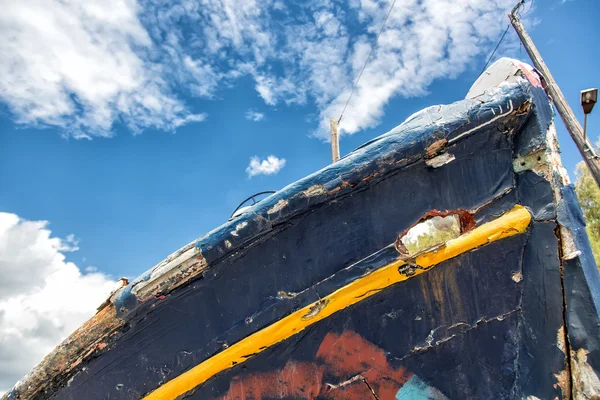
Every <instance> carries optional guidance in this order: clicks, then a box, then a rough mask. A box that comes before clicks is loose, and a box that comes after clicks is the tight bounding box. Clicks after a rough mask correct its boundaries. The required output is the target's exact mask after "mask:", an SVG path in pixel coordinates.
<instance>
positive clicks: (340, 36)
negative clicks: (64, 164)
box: [0, 0, 518, 140]
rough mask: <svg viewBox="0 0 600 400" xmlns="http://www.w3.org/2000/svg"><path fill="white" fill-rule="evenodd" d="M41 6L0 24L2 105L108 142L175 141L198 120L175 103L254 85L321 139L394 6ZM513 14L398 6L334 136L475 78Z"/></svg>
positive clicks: (362, 0)
mask: <svg viewBox="0 0 600 400" xmlns="http://www.w3.org/2000/svg"><path fill="white" fill-rule="evenodd" d="M48 1H50V2H51V3H50V4H47V2H42V0H21V1H17V2H6V3H7V4H6V6H4V7H3V13H2V14H0V33H2V34H3V37H10V38H11V40H5V41H2V42H1V43H0V98H1V99H2V100H4V102H6V103H7V104H8V105H9V106H10V107H11V109H12V110H13V111H14V113H15V115H16V116H17V118H18V119H19V120H20V121H21V122H24V123H29V124H35V123H41V124H50V125H57V126H60V127H63V128H64V129H65V130H66V131H68V132H69V133H70V134H71V135H75V136H86V135H87V136H91V135H110V134H111V132H112V130H111V128H112V125H113V123H115V122H119V123H123V124H125V125H126V126H128V127H129V128H130V129H131V130H132V131H134V132H140V131H142V130H143V129H145V128H148V127H156V128H159V129H166V130H171V129H175V128H177V127H179V126H181V125H183V124H185V123H189V122H194V121H201V120H203V119H204V118H205V117H206V115H205V114H203V113H201V112H199V113H198V112H191V111H190V109H189V105H188V103H185V102H184V101H183V100H182V99H183V98H186V97H187V96H196V97H203V98H209V99H210V98H218V96H219V89H220V88H223V87H231V86H233V85H235V83H236V82H237V80H238V79H239V78H241V77H244V76H250V77H251V78H252V79H253V80H254V87H255V90H256V93H257V95H258V96H259V97H261V98H262V99H263V101H264V102H265V104H267V105H270V106H276V105H278V104H280V103H284V104H286V105H301V106H309V107H313V106H315V107H316V108H317V114H318V116H319V119H318V120H317V121H315V136H317V137H320V138H321V139H324V140H327V138H328V137H329V135H328V121H329V118H330V117H332V116H333V117H338V116H339V115H340V113H341V110H342V107H343V105H344V103H345V101H346V99H347V97H348V95H349V93H350V91H351V89H352V85H353V83H354V80H355V79H356V77H357V76H358V74H359V72H360V69H361V68H362V65H363V63H364V61H365V59H366V57H367V55H368V53H369V51H370V49H371V46H372V44H373V42H374V39H375V36H376V34H377V32H378V30H379V28H380V26H381V24H382V22H383V20H384V18H385V15H386V14H387V11H388V9H389V7H390V4H391V1H392V0H353V1H350V2H330V1H325V0H307V1H305V2H301V3H299V4H297V5H295V6H294V9H293V13H292V12H291V11H292V10H291V9H288V8H287V6H286V5H285V4H284V2H281V1H280V0H265V1H258V0H248V1H244V2H239V1H235V0H219V1H217V0H184V1H182V2H178V3H177V4H173V3H170V2H164V1H161V0H154V1H153V0H149V1H146V2H143V3H139V4H138V2H136V0H106V1H104V0H93V1H91V2H90V1H88V2H85V3H81V2H77V1H75V0H66V1H59V0H48ZM140 4H143V7H142V6H141V5H140ZM513 5H514V0H403V1H398V2H396V5H395V7H394V9H393V11H392V13H391V15H390V18H389V20H388V22H387V25H386V29H385V31H384V32H383V34H382V35H381V37H380V39H379V44H378V46H377V47H376V49H375V51H374V52H373V55H372V58H371V61H370V62H369V65H368V66H367V68H366V70H365V72H364V74H363V76H362V79H361V81H360V84H359V85H358V87H357V89H356V92H355V94H354V97H353V98H352V101H351V102H350V104H349V105H348V109H347V111H346V113H345V115H344V118H343V120H342V122H341V126H340V129H341V134H342V135H348V134H353V133H355V132H358V131H360V130H362V129H365V128H369V127H373V126H375V125H377V124H378V123H379V121H380V120H381V118H382V116H383V115H384V112H385V106H386V105H387V104H388V103H389V101H390V100H391V99H392V98H394V97H396V96H401V97H413V96H422V95H424V94H426V93H427V91H428V88H429V86H430V85H431V83H432V82H433V81H434V80H436V79H444V78H454V77H456V76H457V75H458V74H460V73H461V72H463V71H465V70H467V69H468V68H478V67H480V66H481V64H482V63H483V61H482V60H483V59H484V58H486V57H487V55H488V54H489V51H490V49H491V48H492V47H493V46H494V45H495V44H496V41H497V40H498V37H499V36H500V33H501V32H502V29H504V28H505V27H506V24H507V22H508V21H507V18H506V13H507V12H508V10H510V8H511V7H512V6H513ZM13 39H14V40H13ZM505 41H506V42H508V43H511V41H512V42H513V43H514V35H512V34H511V35H507V38H506V40H505ZM514 49H515V47H514V46H513V47H511V46H508V47H504V49H503V48H501V49H500V52H499V53H498V54H503V52H502V50H505V51H508V52H511V51H512V52H514ZM516 49H517V50H518V47H516ZM504 54H506V53H504ZM511 54H512V53H511ZM307 113H314V110H312V109H311V110H307Z"/></svg>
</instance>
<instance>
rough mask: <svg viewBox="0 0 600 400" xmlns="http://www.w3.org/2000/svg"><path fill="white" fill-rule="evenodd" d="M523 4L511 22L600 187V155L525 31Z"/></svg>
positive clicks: (509, 15)
mask: <svg viewBox="0 0 600 400" xmlns="http://www.w3.org/2000/svg"><path fill="white" fill-rule="evenodd" d="M522 4H523V2H519V4H517V6H516V7H515V8H514V9H513V10H512V12H511V13H510V14H508V17H509V18H510V23H511V24H512V26H513V27H514V28H515V31H517V35H519V38H520V39H521V42H522V43H523V47H525V50H527V54H529V57H530V58H531V61H533V65H535V68H536V69H537V70H538V72H539V73H541V75H542V77H543V78H544V79H545V81H546V83H547V86H548V87H547V88H546V90H547V91H548V93H549V94H550V97H551V99H552V101H553V102H554V105H555V106H556V110H557V111H558V114H559V115H560V117H561V118H562V120H563V122H564V124H565V127H566V128H567V131H568V132H569V134H570V135H571V138H573V141H574V142H575V144H576V145H577V148H578V149H579V153H581V156H582V157H583V160H584V161H585V163H586V164H587V166H588V168H589V169H590V172H591V173H592V176H593V177H594V180H595V181H596V185H598V187H600V158H598V156H597V155H596V153H595V152H594V147H593V146H592V144H591V143H590V141H589V140H587V138H586V137H584V135H583V129H581V125H580V124H579V121H577V118H576V117H575V114H574V113H573V110H571V107H569V103H567V100H566V99H565V96H564V95H563V94H562V92H561V90H560V88H559V87H558V85H557V84H556V81H555V80H554V77H553V76H552V74H551V73H550V70H549V69H548V67H547V66H546V63H544V60H543V59H542V56H541V55H540V53H539V52H538V50H537V48H536V47H535V45H534V44H533V41H532V40H531V38H530V37H529V35H528V34H527V32H526V31H525V28H524V27H523V24H521V21H520V20H519V17H518V16H517V14H516V11H517V9H518V8H519V7H520V6H521V5H522Z"/></svg>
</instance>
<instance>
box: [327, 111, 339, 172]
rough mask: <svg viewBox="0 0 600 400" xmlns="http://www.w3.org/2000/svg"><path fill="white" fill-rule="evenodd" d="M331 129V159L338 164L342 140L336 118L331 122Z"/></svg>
mask: <svg viewBox="0 0 600 400" xmlns="http://www.w3.org/2000/svg"><path fill="white" fill-rule="evenodd" d="M329 126H330V127H331V159H332V160H333V162H336V161H337V160H339V159H340V139H339V138H338V121H337V119H335V118H331V119H330V120H329Z"/></svg>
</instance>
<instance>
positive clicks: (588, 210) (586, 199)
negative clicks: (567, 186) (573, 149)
mask: <svg viewBox="0 0 600 400" xmlns="http://www.w3.org/2000/svg"><path fill="white" fill-rule="evenodd" d="M575 191H576V192H577V197H578V198H579V204H580V205H581V209H582V211H583V216H584V217H585V223H586V227H585V230H586V231H587V234H588V237H589V238H590V243H591V244H592V251H593V252H594V258H595V259H596V265H598V266H600V189H598V186H596V182H595V181H594V178H593V177H592V174H591V173H590V170H589V169H588V167H587V166H586V165H585V163H584V162H583V161H581V162H580V163H579V164H577V177H576V180H575Z"/></svg>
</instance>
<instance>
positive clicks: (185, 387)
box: [8, 77, 600, 400]
mask: <svg viewBox="0 0 600 400" xmlns="http://www.w3.org/2000/svg"><path fill="white" fill-rule="evenodd" d="M552 132H553V126H552V110H551V108H550V106H549V104H548V99H547V97H546V95H545V93H544V92H543V90H542V89H541V88H540V87H537V86H536V82H535V81H533V80H532V78H531V77H529V81H528V80H527V79H524V78H523V77H519V78H517V79H515V80H514V82H512V83H503V84H501V85H499V86H496V87H493V88H490V90H489V91H488V93H487V94H483V95H481V96H478V97H477V98H476V99H475V100H465V101H462V102H458V103H455V104H452V105H449V106H439V107H434V108H430V109H427V110H425V111H423V112H421V113H419V114H417V115H416V116H414V117H413V118H411V119H409V120H408V121H407V122H405V123H404V124H402V125H400V126H399V127H398V128H396V129H394V130H393V131H391V132H390V133H388V134H386V135H384V136H381V137H379V138H377V139H375V140H374V141H372V142H370V143H367V144H366V145H365V146H363V147H361V148H359V149H357V150H356V151H355V152H353V153H351V154H350V155H349V156H347V157H345V158H344V159H342V160H341V161H339V162H338V163H336V164H333V165H332V166H330V167H328V168H326V169H324V170H322V171H319V172H318V173H316V174H314V175H312V176H309V177H307V178H305V179H303V180H301V181H299V182H297V183H295V184H293V185H290V186H289V187H287V188H285V189H283V190H282V191H280V192H278V193H276V194H274V195H273V196H270V197H269V198H267V199H266V200H264V201H262V202H260V203H258V204H257V205H256V206H254V208H253V209H252V210H250V211H249V212H247V213H246V214H243V215H242V216H240V217H238V218H236V219H234V220H233V221H230V222H229V223H227V224H225V225H223V226H222V227H220V228H218V229H216V230H215V231H213V232H211V233H209V234H207V235H205V236H204V237H202V238H200V239H199V240H198V241H197V242H194V243H193V244H192V245H191V246H188V247H186V248H184V249H182V251H180V252H178V253H176V254H175V255H174V256H173V257H172V258H170V259H169V260H167V262H165V263H162V264H160V265H159V266H157V268H155V269H154V270H151V271H149V272H148V273H147V274H145V275H143V276H142V277H140V278H139V279H138V280H136V281H135V282H133V283H132V284H131V285H129V286H127V287H126V288H124V289H122V290H121V291H120V292H119V293H117V294H116V295H115V296H113V298H112V299H111V301H110V302H109V303H108V306H106V307H105V308H104V309H103V310H102V311H100V313H99V315H100V316H97V317H95V318H96V319H95V320H93V321H91V322H90V323H88V325H87V326H84V327H82V328H81V329H82V330H85V331H81V332H79V333H76V335H78V336H76V337H75V338H74V339H72V341H71V344H70V346H71V347H68V346H62V347H59V348H58V349H57V350H55V352H54V353H53V354H51V355H50V356H49V358H48V359H46V360H45V363H46V364H44V363H42V364H41V365H40V366H38V367H37V368H36V370H34V371H33V372H32V373H31V374H30V375H29V376H28V377H26V378H25V379H24V380H23V381H22V382H21V383H20V384H18V385H17V386H16V387H15V389H14V390H13V392H12V393H10V394H9V395H8V397H9V398H10V397H11V396H12V397H14V398H17V397H19V396H21V398H51V399H107V398H110V399H140V398H148V399H154V398H175V397H177V396H180V397H181V398H190V399H275V398H277V399H284V398H285V399H316V398H318V399H371V398H372V399H381V400H383V399H490V398H497V399H521V398H539V399H554V398H570V397H573V398H591V397H585V396H590V395H593V394H594V393H596V394H597V392H595V390H597V387H596V386H595V385H597V383H598V382H600V381H598V376H597V372H598V371H600V353H599V349H598V340H599V337H600V334H599V331H598V326H599V325H598V293H597V291H598V288H599V286H598V274H597V271H596V269H595V268H596V267H595V264H594V263H593V258H592V257H591V252H590V249H589V243H588V242H587V237H586V236H585V231H584V229H583V220H582V217H581V212H580V210H579V207H578V204H577V199H576V197H575V195H574V193H573V189H572V186H569V185H568V182H566V181H565V178H564V177H563V176H561V173H560V172H561V171H560V168H561V167H560V159H559V158H557V157H558V153H557V148H556V144H555V143H554V142H553V141H554V140H555V137H554V136H553V135H552ZM449 155H451V157H450V156H449ZM448 160H450V161H448ZM519 206H522V207H524V208H523V209H522V210H523V211H520V212H521V214H519V215H525V214H526V215H527V220H526V222H522V224H524V225H522V229H521V228H518V227H516V225H514V226H513V225H511V224H512V223H514V221H513V222H511V220H510V219H506V221H508V222H506V223H504V222H503V224H504V225H501V228H498V229H501V230H502V232H504V233H503V234H502V235H496V234H487V236H485V238H484V239H485V240H484V242H482V243H479V244H474V245H473V246H471V245H470V244H469V243H475V242H474V241H475V239H472V238H471V237H477V235H479V232H482V229H487V228H486V227H489V226H492V225H493V224H494V223H497V224H500V223H499V222H498V221H505V219H503V218H508V217H506V216H507V215H512V214H511V213H512V212H514V210H515V209H517V208H519ZM511 210H512V211H511ZM446 211H448V212H450V213H452V212H459V211H460V212H461V213H465V214H468V215H470V216H471V217H470V218H472V220H473V222H474V223H475V224H474V227H472V226H471V227H469V231H470V232H471V233H469V232H465V233H464V235H469V234H470V235H471V236H469V239H465V240H464V241H463V242H464V243H463V242H461V243H463V247H460V246H459V245H455V244H452V243H448V244H447V248H448V249H453V248H457V249H459V250H460V251H459V250H457V251H456V253H452V254H450V253H448V254H449V255H447V256H444V257H442V256H440V254H443V253H444V248H443V246H442V249H439V248H438V249H433V250H430V251H426V254H425V256H423V257H424V258H423V257H422V258H416V259H415V258H410V257H407V256H406V255H402V254H401V252H399V251H398V250H397V247H398V246H394V243H395V242H396V241H397V239H398V237H399V236H401V235H402V234H403V233H404V232H406V230H407V229H408V228H409V227H410V226H412V225H413V224H415V223H417V222H418V221H419V220H420V219H421V217H422V216H424V215H435V214H439V213H442V212H446ZM428 213H429V214H428ZM499 226H500V225H499ZM494 232H495V231H494ZM465 237H467V236H465ZM453 243H458V242H453ZM465 243H466V244H465ZM453 246H454V247H453ZM465 246H466V247H465ZM469 246H471V247H469ZM448 251H450V250H448ZM189 254H191V256H189ZM427 257H430V258H431V259H435V260H437V261H435V262H433V263H429V264H426V263H424V261H423V260H425V259H427ZM436 257H437V258H436ZM392 267H393V268H392ZM386 268H387V270H389V271H391V272H389V274H390V275H389V276H390V277H391V278H385V277H383V275H382V278H381V279H380V278H377V279H380V280H379V281H378V280H375V278H373V277H374V276H375V275H374V274H377V273H381V274H383V272H382V271H384V270H386ZM393 273H396V274H397V275H398V276H397V277H395V276H394V275H393ZM386 276H387V275H386ZM386 279H387V280H386ZM390 279H391V280H390ZM363 282H364V289H362V288H363V286H360V285H362V284H363ZM378 284H380V286H377V285H378ZM369 285H371V286H369ZM361 290H362V291H361ZM344 293H354V294H353V295H348V296H347V297H344V299H345V300H340V299H341V298H342V297H343V296H346V295H345V294H344ZM344 302H345V303H344ZM302 310H307V311H306V312H304V311H302ZM294 324H295V325H294ZM274 327H275V328H274ZM286 329H291V330H290V332H291V333H290V334H286V333H285V332H287V331H286ZM245 349H252V350H251V352H250V353H246V354H244V353H243V351H244V350H245ZM60 363H62V364H60ZM59 364H60V365H59ZM65 365H66V366H67V367H65ZM40 371H44V373H45V374H46V375H45V379H42V377H43V376H44V375H42V372H40ZM528 396H532V397H528Z"/></svg>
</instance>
